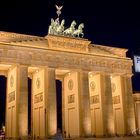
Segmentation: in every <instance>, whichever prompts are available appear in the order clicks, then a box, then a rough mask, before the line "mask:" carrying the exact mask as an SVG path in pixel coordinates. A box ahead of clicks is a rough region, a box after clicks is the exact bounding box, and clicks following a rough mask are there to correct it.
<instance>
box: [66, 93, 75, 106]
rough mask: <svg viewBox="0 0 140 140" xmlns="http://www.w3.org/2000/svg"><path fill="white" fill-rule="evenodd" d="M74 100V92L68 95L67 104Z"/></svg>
mask: <svg viewBox="0 0 140 140" xmlns="http://www.w3.org/2000/svg"><path fill="white" fill-rule="evenodd" d="M74 102H75V96H74V94H72V95H69V96H68V104H70V103H74Z"/></svg>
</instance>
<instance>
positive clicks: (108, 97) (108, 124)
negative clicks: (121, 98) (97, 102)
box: [101, 74, 114, 136]
mask: <svg viewBox="0 0 140 140" xmlns="http://www.w3.org/2000/svg"><path fill="white" fill-rule="evenodd" d="M101 76H102V78H101V85H102V86H101V96H102V97H101V100H102V111H103V120H104V121H103V126H104V132H105V135H107V136H112V135H114V117H113V104H112V90H111V77H110V75H109V74H102V75H101Z"/></svg>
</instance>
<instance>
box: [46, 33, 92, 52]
mask: <svg viewBox="0 0 140 140" xmlns="http://www.w3.org/2000/svg"><path fill="white" fill-rule="evenodd" d="M45 38H46V39H47V40H48V44H49V45H48V46H49V48H50V49H54V50H61V51H69V52H83V53H87V52H88V45H89V44H90V42H91V41H89V40H87V39H81V38H72V37H66V36H56V35H47V36H46V37H45Z"/></svg>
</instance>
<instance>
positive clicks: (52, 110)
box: [45, 68, 57, 137]
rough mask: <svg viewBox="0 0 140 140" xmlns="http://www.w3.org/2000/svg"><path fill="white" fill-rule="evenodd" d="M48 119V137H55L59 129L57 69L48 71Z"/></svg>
mask: <svg viewBox="0 0 140 140" xmlns="http://www.w3.org/2000/svg"><path fill="white" fill-rule="evenodd" d="M45 77H46V89H45V90H46V117H47V119H46V120H47V122H46V124H47V126H46V129H47V135H48V137H50V136H53V135H54V134H55V133H56V129H57V108H56V81H55V80H56V79H55V69H54V68H47V69H46V76H45Z"/></svg>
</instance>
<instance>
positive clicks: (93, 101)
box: [90, 95, 100, 104]
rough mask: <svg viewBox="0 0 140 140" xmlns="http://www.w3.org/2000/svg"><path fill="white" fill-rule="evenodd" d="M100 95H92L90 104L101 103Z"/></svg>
mask: <svg viewBox="0 0 140 140" xmlns="http://www.w3.org/2000/svg"><path fill="white" fill-rule="evenodd" d="M99 102H100V101H99V95H94V96H91V97H90V104H97V103H99Z"/></svg>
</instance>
